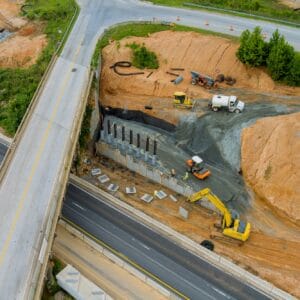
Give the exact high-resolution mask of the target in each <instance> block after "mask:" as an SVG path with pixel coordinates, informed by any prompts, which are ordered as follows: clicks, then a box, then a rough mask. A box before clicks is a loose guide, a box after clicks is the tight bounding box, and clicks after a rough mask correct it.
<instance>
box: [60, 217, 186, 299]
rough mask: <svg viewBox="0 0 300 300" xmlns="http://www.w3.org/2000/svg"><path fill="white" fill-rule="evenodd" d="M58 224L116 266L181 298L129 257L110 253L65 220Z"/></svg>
mask: <svg viewBox="0 0 300 300" xmlns="http://www.w3.org/2000/svg"><path fill="white" fill-rule="evenodd" d="M58 224H59V225H61V226H62V227H63V228H65V229H66V230H67V231H68V232H70V233H71V234H72V235H74V236H76V237H77V238H79V239H80V240H82V241H84V242H85V243H87V244H88V245H89V246H91V247H92V248H93V249H94V250H95V251H97V252H99V253H101V254H103V255H105V256H106V257H107V258H108V259H109V260H111V261H112V262H114V263H116V264H117V265H118V266H120V267H121V268H123V269H124V270H126V271H128V272H129V273H130V274H132V275H133V276H135V277H137V278H139V279H140V280H141V281H143V282H144V283H146V284H148V285H150V286H151V287H153V288H154V289H156V290H157V291H158V292H160V293H161V294H162V295H164V296H166V297H168V298H170V299H181V298H180V297H178V296H177V295H176V294H174V293H173V292H171V291H169V290H168V289H166V288H165V287H163V286H162V285H161V284H160V283H158V282H157V281H155V280H153V279H152V278H151V276H150V273H149V272H146V273H144V272H143V271H142V268H141V270H140V269H137V268H136V267H135V266H134V265H132V264H130V262H129V259H128V260H126V261H125V260H124V259H123V258H122V257H119V256H117V255H116V254H114V253H112V252H111V251H110V249H108V248H104V247H102V246H100V245H99V244H98V243H97V242H96V241H95V240H93V239H92V238H90V237H89V236H87V235H85V234H84V233H83V232H81V231H80V230H79V229H77V228H75V227H73V226H72V225H71V224H69V223H68V222H66V221H65V220H63V219H60V220H59V221H58Z"/></svg>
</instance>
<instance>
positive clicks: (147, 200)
mask: <svg viewBox="0 0 300 300" xmlns="http://www.w3.org/2000/svg"><path fill="white" fill-rule="evenodd" d="M141 200H143V201H145V202H147V203H150V202H151V201H152V200H153V197H152V196H151V195H149V194H144V195H143V196H142V197H141Z"/></svg>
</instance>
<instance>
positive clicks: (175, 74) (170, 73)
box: [166, 71, 179, 77]
mask: <svg viewBox="0 0 300 300" xmlns="http://www.w3.org/2000/svg"><path fill="white" fill-rule="evenodd" d="M166 74H169V75H173V76H177V77H178V76H179V74H177V73H173V72H169V71H167V72H166Z"/></svg>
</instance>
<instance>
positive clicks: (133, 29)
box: [91, 23, 239, 68]
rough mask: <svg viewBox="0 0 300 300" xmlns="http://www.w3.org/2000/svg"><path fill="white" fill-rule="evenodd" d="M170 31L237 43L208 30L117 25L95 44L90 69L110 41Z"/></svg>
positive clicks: (178, 26) (235, 39) (224, 35)
mask: <svg viewBox="0 0 300 300" xmlns="http://www.w3.org/2000/svg"><path fill="white" fill-rule="evenodd" d="M165 30H172V31H193V32H198V33H202V34H207V35H214V36H221V37H225V38H228V39H231V40H233V41H236V42H237V41H239V38H238V37H233V36H231V35H227V34H222V33H217V32H214V31H210V30H205V29H199V28H194V27H189V26H182V25H174V26H170V25H165V24H150V23H149V24H146V23H133V24H124V25H119V26H117V27H113V28H110V29H108V30H107V31H106V32H105V34H104V35H103V37H102V38H101V39H100V40H99V41H98V42H97V46H96V48H95V51H94V54H93V58H92V61H91V65H92V67H94V68H96V67H97V64H98V60H99V55H100V53H101V51H102V49H103V48H104V47H106V46H107V45H108V44H109V41H110V40H115V41H120V40H121V39H123V38H125V37H129V36H138V37H145V36H148V35H149V34H151V33H155V32H159V31H165Z"/></svg>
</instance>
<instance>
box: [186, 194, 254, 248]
mask: <svg viewBox="0 0 300 300" xmlns="http://www.w3.org/2000/svg"><path fill="white" fill-rule="evenodd" d="M202 199H207V200H208V201H210V202H211V203H212V204H213V205H214V206H215V207H216V208H217V209H218V210H219V211H220V213H221V214H222V216H223V218H222V224H221V226H222V229H223V234H224V235H225V236H228V237H231V238H233V239H236V240H240V241H243V242H245V241H247V239H248V238H249V235H250V228H251V225H250V223H245V222H243V221H241V220H240V219H238V218H233V217H232V215H231V213H230V212H229V210H228V209H227V207H226V206H225V205H224V203H223V202H222V201H221V200H220V199H219V198H218V197H217V196H216V195H214V194H213V193H212V191H211V190H210V189H209V188H205V189H203V190H200V191H199V192H197V193H195V194H193V195H191V196H190V197H189V198H188V201H190V202H192V203H193V202H196V201H199V200H202Z"/></svg>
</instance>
